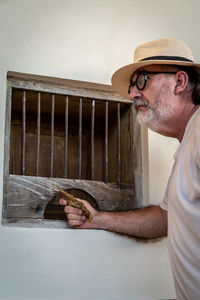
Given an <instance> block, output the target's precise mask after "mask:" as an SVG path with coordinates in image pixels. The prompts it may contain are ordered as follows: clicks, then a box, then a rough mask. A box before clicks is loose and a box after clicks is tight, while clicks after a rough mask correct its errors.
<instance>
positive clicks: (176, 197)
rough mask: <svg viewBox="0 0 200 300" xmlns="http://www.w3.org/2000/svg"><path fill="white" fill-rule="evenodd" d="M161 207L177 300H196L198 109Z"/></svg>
mask: <svg viewBox="0 0 200 300" xmlns="http://www.w3.org/2000/svg"><path fill="white" fill-rule="evenodd" d="M174 159H175V162H174V166H173V169H172V173H171V175H170V178H169V181H168V185H167V189H166V192H165V196H164V200H163V202H162V204H161V207H162V208H163V209H165V210H167V211H168V245H169V257H170V262H171V266H172V271H173V275H174V281H175V288H176V294H177V299H178V300H185V299H187V300H200V108H199V109H198V110H197V111H196V112H195V113H194V114H193V115H192V117H191V118H190V120H189V122H188V124H187V127H186V130H185V134H184V137H183V139H182V142H181V144H180V146H179V148H178V150H177V152H176V153H175V155H174Z"/></svg>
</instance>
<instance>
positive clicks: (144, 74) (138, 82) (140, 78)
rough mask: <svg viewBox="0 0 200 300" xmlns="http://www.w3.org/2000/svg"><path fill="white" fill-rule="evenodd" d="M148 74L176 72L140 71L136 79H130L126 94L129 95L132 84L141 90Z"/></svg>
mask: <svg viewBox="0 0 200 300" xmlns="http://www.w3.org/2000/svg"><path fill="white" fill-rule="evenodd" d="M148 74H176V72H153V71H152V72H148V71H141V72H140V73H139V74H138V75H137V77H136V80H135V81H133V80H131V82H130V85H129V88H128V94H129V95H130V93H131V91H132V89H133V87H134V86H136V87H137V89H138V90H140V91H141V90H143V89H144V88H145V86H146V83H147V79H148V78H149V77H148V76H147V75H148Z"/></svg>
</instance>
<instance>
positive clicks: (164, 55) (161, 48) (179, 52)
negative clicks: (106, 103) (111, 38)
mask: <svg viewBox="0 0 200 300" xmlns="http://www.w3.org/2000/svg"><path fill="white" fill-rule="evenodd" d="M156 64H162V65H163V64H164V65H178V66H191V67H197V68H200V64H197V63H195V62H194V58H193V54H192V51H191V49H190V48H189V47H188V46H187V45H185V44H184V43H183V42H181V41H179V40H175V39H159V40H154V41H151V42H149V43H146V44H142V45H140V46H138V47H137V48H136V49H135V53H134V63H132V64H130V65H127V66H124V67H122V68H120V69H119V70H117V71H116V72H115V73H114V74H113V76H112V86H113V88H114V90H115V91H117V92H118V93H119V94H121V95H122V96H124V97H126V98H127V97H128V87H129V85H130V79H131V76H132V75H133V73H134V72H135V71H136V70H137V69H139V68H141V67H145V66H148V65H156Z"/></svg>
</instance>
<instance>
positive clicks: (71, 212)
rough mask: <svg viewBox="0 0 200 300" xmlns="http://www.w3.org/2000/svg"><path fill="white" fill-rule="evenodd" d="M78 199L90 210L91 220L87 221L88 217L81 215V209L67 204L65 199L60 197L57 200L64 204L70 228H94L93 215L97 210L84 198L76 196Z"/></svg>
mask: <svg viewBox="0 0 200 300" xmlns="http://www.w3.org/2000/svg"><path fill="white" fill-rule="evenodd" d="M76 199H77V200H78V201H80V202H82V203H84V205H85V206H86V208H87V209H88V210H89V211H90V213H91V215H92V220H91V221H90V222H89V220H88V218H87V217H86V216H85V215H83V211H82V210H81V209H80V208H75V207H72V206H70V205H68V203H67V200H65V199H63V198H61V199H60V200H59V203H60V205H63V206H64V212H65V213H66V216H67V220H68V224H69V226H70V227H72V228H81V229H91V228H95V227H94V223H95V216H96V215H97V213H98V211H97V210H96V209H94V208H93V207H92V206H91V205H90V204H89V203H88V201H86V200H81V199H79V198H76Z"/></svg>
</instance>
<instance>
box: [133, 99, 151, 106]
mask: <svg viewBox="0 0 200 300" xmlns="http://www.w3.org/2000/svg"><path fill="white" fill-rule="evenodd" d="M133 100H134V102H133V104H134V106H135V108H136V107H137V106H140V105H142V106H146V107H147V108H150V105H149V103H148V102H147V101H146V100H145V99H142V98H137V97H135V98H134V99H133Z"/></svg>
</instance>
